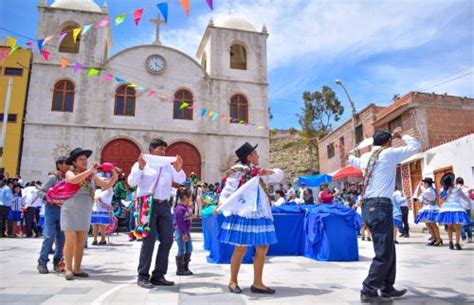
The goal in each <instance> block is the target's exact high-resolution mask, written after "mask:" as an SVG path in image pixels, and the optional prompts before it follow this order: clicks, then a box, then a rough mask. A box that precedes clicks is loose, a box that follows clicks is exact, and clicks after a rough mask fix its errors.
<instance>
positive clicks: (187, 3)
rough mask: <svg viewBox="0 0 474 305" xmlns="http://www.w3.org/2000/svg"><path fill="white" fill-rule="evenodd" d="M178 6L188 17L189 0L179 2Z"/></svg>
mask: <svg viewBox="0 0 474 305" xmlns="http://www.w3.org/2000/svg"><path fill="white" fill-rule="evenodd" d="M179 4H181V6H182V7H183V10H184V12H185V13H186V15H188V16H189V0H179Z"/></svg>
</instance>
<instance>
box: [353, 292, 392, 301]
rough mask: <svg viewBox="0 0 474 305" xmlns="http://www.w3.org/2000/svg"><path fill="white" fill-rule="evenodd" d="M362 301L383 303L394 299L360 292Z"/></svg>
mask: <svg viewBox="0 0 474 305" xmlns="http://www.w3.org/2000/svg"><path fill="white" fill-rule="evenodd" d="M360 302H361V303H375V304H382V303H392V299H390V298H385V297H381V296H379V295H375V296H371V295H367V294H363V293H361V294H360Z"/></svg>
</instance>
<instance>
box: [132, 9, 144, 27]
mask: <svg viewBox="0 0 474 305" xmlns="http://www.w3.org/2000/svg"><path fill="white" fill-rule="evenodd" d="M142 15H143V9H142V8H139V9H137V10H134V11H133V20H134V21H135V24H136V25H138V23H140V19H142Z"/></svg>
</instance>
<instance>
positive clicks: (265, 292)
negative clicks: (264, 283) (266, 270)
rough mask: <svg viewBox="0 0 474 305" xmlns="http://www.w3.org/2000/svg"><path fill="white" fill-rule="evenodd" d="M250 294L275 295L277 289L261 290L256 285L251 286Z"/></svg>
mask: <svg viewBox="0 0 474 305" xmlns="http://www.w3.org/2000/svg"><path fill="white" fill-rule="evenodd" d="M250 292H252V293H261V294H275V292H276V291H275V289H271V288H269V287H267V289H260V288H257V287H255V286H254V285H252V286H250Z"/></svg>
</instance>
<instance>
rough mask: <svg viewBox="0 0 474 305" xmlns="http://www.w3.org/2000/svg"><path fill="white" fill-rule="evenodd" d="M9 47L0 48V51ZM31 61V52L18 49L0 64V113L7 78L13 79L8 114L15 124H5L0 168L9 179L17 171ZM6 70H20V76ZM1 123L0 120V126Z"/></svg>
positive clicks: (3, 101)
mask: <svg viewBox="0 0 474 305" xmlns="http://www.w3.org/2000/svg"><path fill="white" fill-rule="evenodd" d="M3 49H7V51H8V52H10V48H9V47H5V46H0V51H1V50H3ZM30 61H31V50H29V49H24V48H19V49H17V50H16V51H15V52H14V53H13V54H12V55H9V56H7V57H6V60H5V62H4V63H1V62H0V113H4V111H5V98H6V94H7V86H8V78H9V77H11V78H12V79H13V87H12V91H11V100H10V108H9V110H8V113H9V114H16V122H8V123H7V132H6V136H5V142H4V146H3V156H2V158H1V163H0V168H3V169H4V171H5V172H6V173H8V175H9V176H10V177H13V176H16V174H17V170H18V169H19V164H18V163H19V160H20V145H21V132H22V126H23V116H24V115H23V114H24V111H25V100H26V93H27V88H28V77H29V70H28V69H29V68H30ZM6 68H21V69H23V73H22V75H21V76H9V75H5V70H6ZM2 125H3V121H1V120H0V126H1V127H3V126H2Z"/></svg>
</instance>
